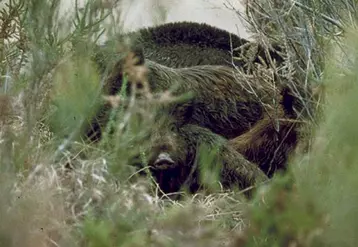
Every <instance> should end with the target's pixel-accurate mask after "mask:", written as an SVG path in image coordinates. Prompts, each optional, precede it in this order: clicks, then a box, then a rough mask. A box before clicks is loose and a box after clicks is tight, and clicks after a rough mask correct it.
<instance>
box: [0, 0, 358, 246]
mask: <svg viewBox="0 0 358 247" xmlns="http://www.w3.org/2000/svg"><path fill="white" fill-rule="evenodd" d="M98 2H99V1H89V4H88V5H86V8H84V9H82V10H78V9H76V10H75V12H76V15H75V16H74V17H73V18H69V19H66V18H63V17H61V16H59V14H58V3H59V1H57V0H48V1H47V0H10V1H9V4H8V5H7V6H6V8H3V9H2V10H1V16H0V28H1V29H0V46H1V49H0V59H1V64H0V73H1V79H0V169H1V172H0V198H1V201H0V219H1V224H0V246H93V247H96V246H98V247H99V246H223V245H227V246H355V244H356V241H357V240H358V239H357V238H358V237H357V236H358V235H357V234H356V233H357V232H358V226H356V224H357V223H355V222H356V221H355V216H356V215H355V213H358V212H356V211H357V210H356V207H355V206H354V205H355V203H358V197H356V196H357V193H356V192H355V183H358V182H357V181H358V177H357V176H358V175H357V174H358V173H357V174H356V173H355V171H357V170H358V165H357V166H356V165H355V164H356V163H355V162H357V163H358V156H357V152H356V150H355V148H357V147H358V143H357V140H358V136H357V135H358V132H357V131H356V130H355V127H356V126H357V125H358V122H357V121H358V118H357V116H356V115H355V109H356V108H355V107H356V106H355V103H357V104H358V102H356V101H357V97H356V93H358V86H357V84H355V83H357V78H358V72H357V71H356V67H355V66H358V64H357V57H358V45H357V40H358V36H357V31H358V30H357V29H356V19H357V16H356V15H357V13H356V9H357V8H356V7H357V6H356V5H357V4H356V1H354V0H346V1H343V0H339V1H331V0H319V1H318V0H317V1H308V0H300V1H285V0H282V1H277V0H276V1H274V0H255V1H250V6H249V8H248V13H249V16H250V19H249V21H250V23H252V24H253V25H252V27H251V28H252V30H253V32H254V33H255V34H256V37H255V38H256V39H257V40H258V41H259V42H260V43H262V44H264V45H268V44H269V43H270V41H276V42H277V41H279V42H280V43H281V44H283V45H284V46H285V48H286V50H287V54H285V56H286V64H285V66H284V67H283V68H282V69H281V70H280V71H278V72H277V73H280V75H282V76H285V77H286V78H290V77H298V78H300V79H301V81H303V82H304V85H305V86H307V87H308V86H317V90H316V91H317V95H318V96H316V97H315V99H316V101H315V102H314V103H315V104H314V105H315V108H316V109H315V110H316V111H315V113H316V114H313V113H312V119H311V120H312V121H310V123H309V124H307V125H308V127H307V129H308V130H307V133H308V135H307V143H308V145H304V147H303V148H302V149H304V150H308V152H305V153H303V154H302V153H298V154H297V155H296V156H295V157H294V158H292V159H291V160H290V169H289V171H288V173H287V174H285V175H278V176H275V177H274V178H273V179H272V181H271V182H270V183H269V184H267V185H265V186H262V188H259V190H258V192H257V194H256V195H255V198H254V199H253V200H252V201H247V200H245V198H243V197H242V195H241V194H239V193H234V192H231V193H229V192H222V193H220V192H218V193H213V194H210V195H202V194H197V195H194V196H187V197H186V198H185V199H184V200H182V201H173V200H171V199H170V198H167V197H159V196H158V195H159V193H158V191H157V190H158V188H157V187H155V186H153V185H152V184H153V183H152V182H153V181H151V178H150V177H148V178H143V179H140V180H134V181H132V177H133V170H132V169H131V168H130V167H129V166H128V165H127V164H128V160H129V159H131V158H132V156H134V155H135V153H136V152H137V151H138V150H139V149H140V148H141V144H143V140H145V134H146V130H148V128H149V127H150V126H151V125H153V121H154V120H153V115H154V110H155V108H153V105H156V104H165V103H166V102H168V100H170V97H168V93H167V92H164V93H163V95H162V97H160V98H159V99H155V100H154V99H153V100H152V101H150V102H149V103H148V99H147V100H146V101H145V102H142V101H134V100H133V98H131V97H130V95H124V93H122V94H121V97H120V98H117V97H112V98H109V99H108V98H103V97H101V95H99V87H100V83H101V79H102V78H101V75H100V74H98V73H97V69H96V65H95V64H94V63H93V62H92V60H91V57H92V55H93V54H92V51H93V47H94V45H95V44H96V42H97V40H98V38H99V37H100V36H101V35H106V36H107V37H109V38H110V37H112V36H113V35H115V34H116V32H120V30H118V28H116V27H117V26H118V25H116V23H115V20H114V19H113V18H111V8H110V6H107V5H104V4H103V5H101V4H98ZM119 45H121V46H119V47H120V48H121V50H120V52H123V54H124V53H125V49H124V48H125V44H119ZM116 48H117V46H116ZM122 48H123V49H122ZM117 52H118V50H117ZM129 69H130V66H129ZM142 69H143V70H144V68H142ZM143 70H138V71H135V73H133V74H132V76H137V78H138V80H142V81H145V73H143ZM146 93H148V94H150V92H146ZM126 96H127V97H126ZM169 96H170V95H169ZM323 96H324V97H323ZM147 98H149V97H147ZM95 99H98V100H95ZM101 100H107V101H109V102H110V103H111V104H112V105H114V106H116V105H119V107H117V108H114V109H115V111H113V114H119V116H120V117H119V119H120V121H119V123H115V127H116V128H115V132H114V134H113V135H111V136H105V138H104V139H103V140H102V141H101V143H99V144H98V145H90V144H88V143H86V142H84V141H83V140H82V139H81V133H82V130H83V128H84V126H85V124H86V119H87V118H88V117H89V116H90V115H91V114H93V112H94V110H95V109H96V107H97V106H98V104H99V103H100V101H101ZM123 101H128V102H129V105H130V106H131V108H130V109H129V110H128V111H123V109H121V103H122V102H123ZM138 116H145V117H140V118H139V117H138ZM139 120H140V121H139ZM111 124H113V123H112V122H111ZM49 126H50V127H51V128H50V127H49ZM128 126H130V128H128ZM112 127H113V126H112ZM112 127H111V126H108V129H110V128H112ZM143 159H145V155H143ZM208 159H210V157H208ZM356 227H357V228H356Z"/></svg>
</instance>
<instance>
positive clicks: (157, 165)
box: [153, 153, 175, 170]
mask: <svg viewBox="0 0 358 247" xmlns="http://www.w3.org/2000/svg"><path fill="white" fill-rule="evenodd" d="M174 165H175V162H174V160H173V159H172V158H171V157H170V154H168V153H160V154H159V155H158V157H157V159H156V160H155V161H154V164H153V168H154V169H155V170H164V169H168V168H171V167H173V166H174Z"/></svg>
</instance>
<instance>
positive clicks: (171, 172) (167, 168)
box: [146, 120, 268, 195]
mask: <svg viewBox="0 0 358 247" xmlns="http://www.w3.org/2000/svg"><path fill="white" fill-rule="evenodd" d="M148 139H149V143H148V145H147V147H148V148H147V149H146V153H147V154H148V155H149V156H148V165H149V166H150V168H151V172H152V174H153V176H154V177H155V179H156V180H157V182H158V184H159V185H160V188H161V190H162V191H163V192H164V193H166V194H167V193H173V192H178V191H180V189H181V188H183V186H184V187H185V188H187V189H188V190H189V192H191V193H195V192H197V191H198V190H200V189H202V188H204V187H205V186H204V187H203V184H202V183H201V182H200V180H199V176H200V175H199V174H200V168H199V166H198V159H199V155H200V154H199V153H198V147H199V146H200V145H202V144H205V145H207V146H206V147H207V148H208V149H207V151H210V150H214V149H215V148H218V149H217V153H215V161H216V162H215V163H214V164H215V165H219V171H220V172H219V177H220V182H221V183H222V185H223V187H224V188H226V189H229V188H235V189H239V190H242V189H245V188H247V187H250V186H254V185H255V184H257V183H259V182H263V181H266V180H267V179H268V178H267V176H266V175H265V174H264V173H263V172H262V171H261V170H260V169H259V168H258V167H257V166H256V165H255V164H253V163H251V162H249V161H247V160H246V159H245V158H244V157H243V156H242V155H241V154H240V153H238V152H236V151H235V150H234V149H233V148H232V147H230V146H229V145H227V140H226V139H225V138H223V137H221V136H219V135H216V134H214V133H213V132H211V131H210V130H208V129H206V128H202V127H200V126H197V125H191V124H188V125H185V126H183V127H179V128H178V127H177V125H176V123H175V122H171V121H167V120H164V121H158V124H156V126H155V127H154V128H153V131H152V132H151V133H150V137H149V138H148ZM206 154H207V152H205V155H206ZM251 192H252V190H248V192H247V193H246V194H247V195H251Z"/></svg>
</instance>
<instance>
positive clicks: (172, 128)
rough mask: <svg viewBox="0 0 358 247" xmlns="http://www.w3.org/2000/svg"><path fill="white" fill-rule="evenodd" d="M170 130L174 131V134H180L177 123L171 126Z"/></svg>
mask: <svg viewBox="0 0 358 247" xmlns="http://www.w3.org/2000/svg"><path fill="white" fill-rule="evenodd" d="M169 129H170V131H172V132H178V126H177V125H176V124H175V123H173V124H171V125H170V126H169Z"/></svg>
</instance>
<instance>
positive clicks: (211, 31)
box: [105, 22, 283, 71]
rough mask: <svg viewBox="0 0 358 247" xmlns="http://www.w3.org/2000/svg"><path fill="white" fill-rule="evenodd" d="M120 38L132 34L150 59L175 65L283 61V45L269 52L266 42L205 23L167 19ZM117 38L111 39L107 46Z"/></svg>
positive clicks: (131, 37)
mask: <svg viewBox="0 0 358 247" xmlns="http://www.w3.org/2000/svg"><path fill="white" fill-rule="evenodd" d="M116 38H117V40H123V39H124V38H130V40H131V42H132V43H131V45H132V47H133V48H135V49H142V50H143V54H144V57H145V58H146V59H150V60H152V61H154V62H157V63H160V64H163V65H166V66H169V67H172V68H183V67H190V66H197V65H226V66H233V65H235V66H238V67H239V68H243V69H245V70H246V71H247V69H248V66H249V63H248V62H253V63H260V64H263V62H262V61H264V63H270V58H271V59H272V60H273V61H276V62H277V63H279V64H280V63H282V62H283V58H282V57H281V55H280V54H279V53H280V52H281V48H280V47H279V46H277V45H273V46H272V47H273V48H272V49H270V50H269V51H267V53H268V54H269V56H267V54H266V51H265V49H264V48H263V47H262V46H260V45H258V44H256V43H253V42H250V41H248V40H245V39H243V38H240V37H239V36H237V35H235V34H233V33H229V32H227V31H225V30H222V29H219V28H216V27H213V26H210V25H208V24H204V23H195V22H174V23H167V24H163V25H159V26H156V27H149V28H142V29H139V30H137V31H135V32H130V33H126V34H122V35H120V36H118V37H116ZM115 41H116V40H112V41H109V42H108V43H107V44H106V45H105V46H108V45H110V43H111V42H115ZM233 57H234V59H233Z"/></svg>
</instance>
